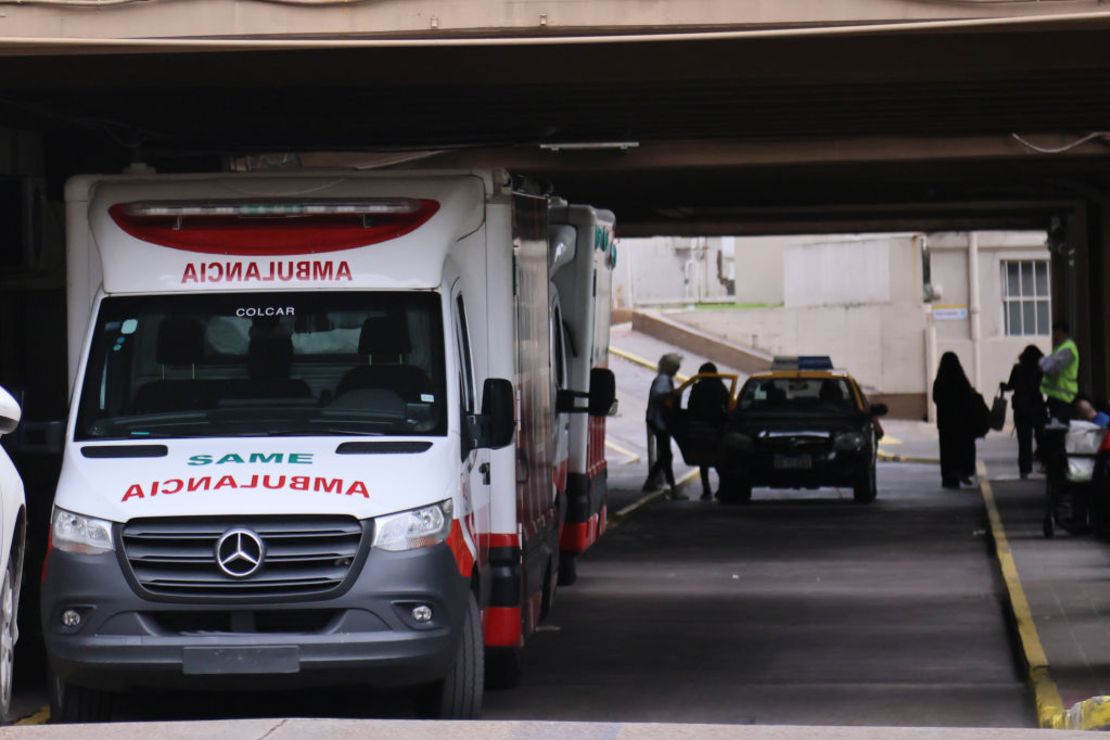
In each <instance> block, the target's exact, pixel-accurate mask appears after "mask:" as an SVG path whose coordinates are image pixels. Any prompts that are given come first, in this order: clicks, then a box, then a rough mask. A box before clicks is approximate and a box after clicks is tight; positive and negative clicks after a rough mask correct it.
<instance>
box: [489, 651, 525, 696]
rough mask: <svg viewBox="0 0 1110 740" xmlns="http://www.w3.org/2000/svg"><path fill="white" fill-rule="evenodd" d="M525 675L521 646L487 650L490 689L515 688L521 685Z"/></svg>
mask: <svg viewBox="0 0 1110 740" xmlns="http://www.w3.org/2000/svg"><path fill="white" fill-rule="evenodd" d="M523 675H524V669H523V667H522V666H521V664H520V648H490V649H489V650H487V651H486V688H487V689H489V690H490V691H503V690H505V689H515V688H516V687H517V686H520V679H521V678H522V677H523Z"/></svg>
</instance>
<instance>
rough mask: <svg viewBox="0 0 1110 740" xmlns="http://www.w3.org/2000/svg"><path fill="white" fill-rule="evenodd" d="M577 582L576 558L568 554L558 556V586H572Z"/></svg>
mask: <svg viewBox="0 0 1110 740" xmlns="http://www.w3.org/2000/svg"><path fill="white" fill-rule="evenodd" d="M577 580H578V556H577V555H571V554H569V553H561V554H560V555H559V585H560V586H573V585H574V583H575V581H577Z"/></svg>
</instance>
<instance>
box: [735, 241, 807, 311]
mask: <svg viewBox="0 0 1110 740" xmlns="http://www.w3.org/2000/svg"><path fill="white" fill-rule="evenodd" d="M797 242H798V239H797V237H789V236H760V237H751V238H744V239H737V240H736V241H735V252H734V257H733V260H734V262H735V265H736V302H737V303H766V304H768V305H772V306H777V305H779V304H781V303H782V302H783V301H784V296H783V277H782V276H783V264H784V262H783V260H784V255H785V253H786V250H787V249H788V248H789V247H790V246H791V245H792V244H796V243H797Z"/></svg>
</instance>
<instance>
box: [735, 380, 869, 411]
mask: <svg viewBox="0 0 1110 740" xmlns="http://www.w3.org/2000/svg"><path fill="white" fill-rule="evenodd" d="M739 407H740V410H741V411H768V412H783V413H802V414H804V413H814V414H826V413H840V414H843V413H850V412H852V411H854V410H855V409H856V404H855V398H854V397H853V394H852V389H851V387H850V386H849V385H848V381H847V380H845V379H844V378H753V379H752V380H750V381H748V383H747V384H746V385H745V386H744V390H743V392H742V393H741V396H740V404H739Z"/></svg>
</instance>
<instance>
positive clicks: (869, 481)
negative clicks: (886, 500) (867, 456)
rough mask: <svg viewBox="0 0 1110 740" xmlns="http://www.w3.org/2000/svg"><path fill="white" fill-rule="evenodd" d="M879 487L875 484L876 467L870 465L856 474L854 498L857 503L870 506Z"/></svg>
mask: <svg viewBox="0 0 1110 740" xmlns="http://www.w3.org/2000/svg"><path fill="white" fill-rule="evenodd" d="M877 494H878V486H877V485H876V483H875V466H874V464H872V465H868V466H867V467H866V468H864V469H863V470H860V471H859V472H858V473H857V474H856V482H855V485H854V486H852V497H853V498H854V499H855V500H856V502H857V503H861V504H869V503H871V502H872V501H874V500H875V496H876V495H877Z"/></svg>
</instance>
